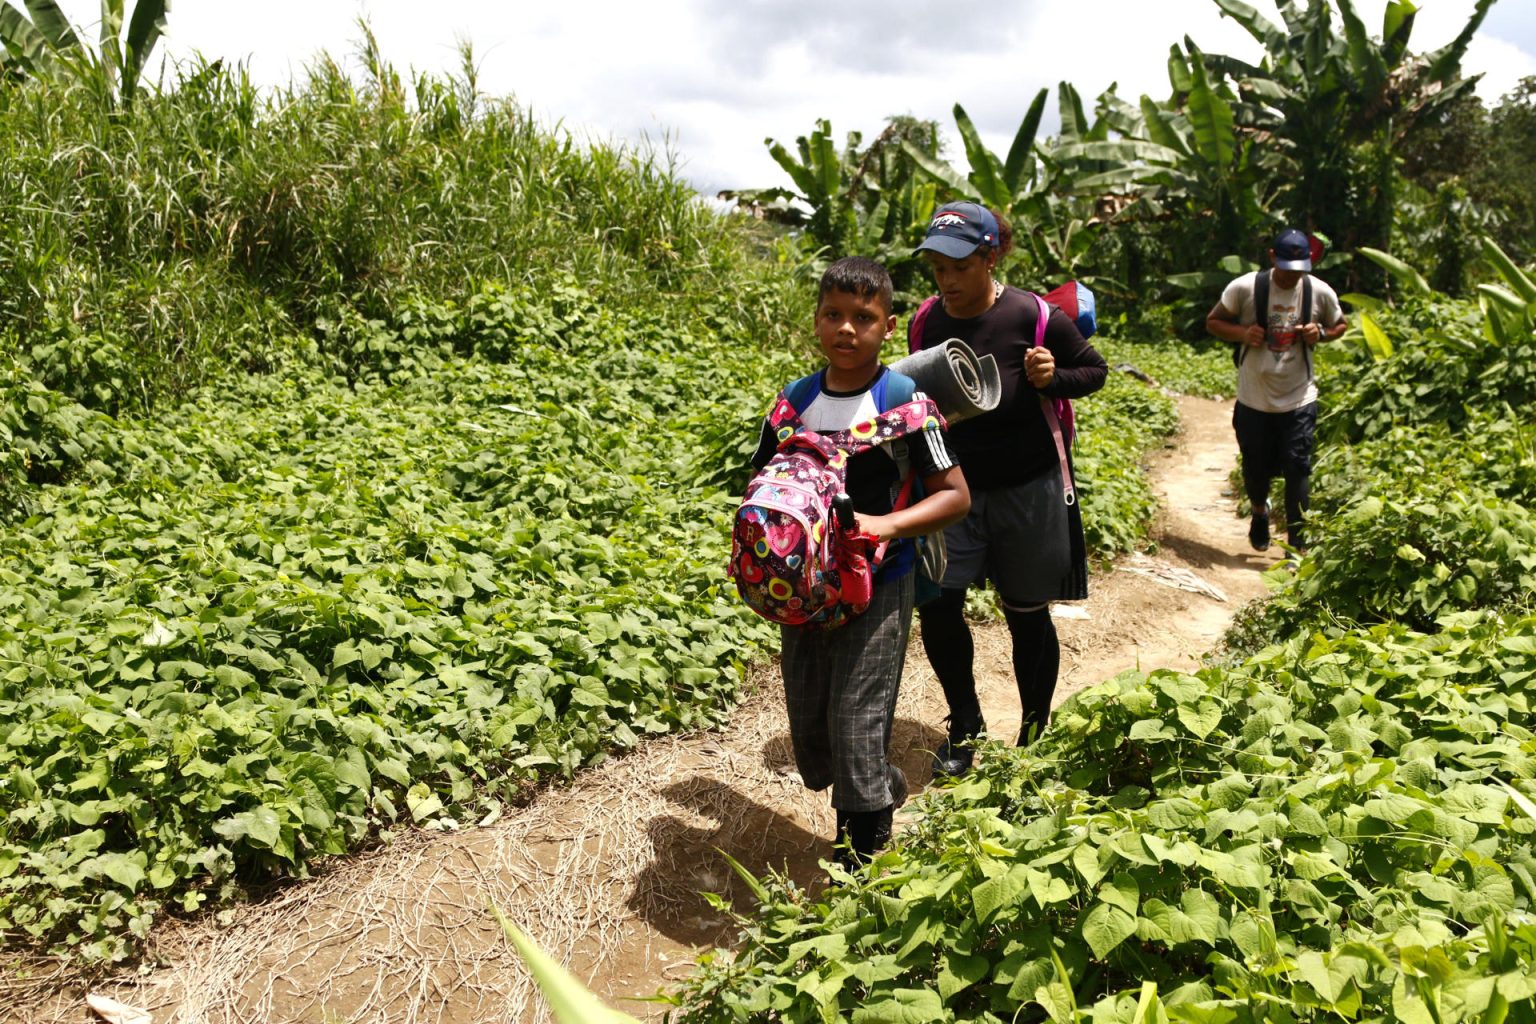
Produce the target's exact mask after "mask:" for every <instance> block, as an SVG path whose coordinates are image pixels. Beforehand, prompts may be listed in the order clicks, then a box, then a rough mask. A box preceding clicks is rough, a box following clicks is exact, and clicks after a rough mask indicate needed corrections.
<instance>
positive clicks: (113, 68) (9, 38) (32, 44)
mask: <svg viewBox="0 0 1536 1024" xmlns="http://www.w3.org/2000/svg"><path fill="white" fill-rule="evenodd" d="M25 2H26V7H27V11H28V12H29V13H30V14H31V15H32V17H31V20H28V19H27V17H26V16H25V15H23V14H22V13H21V12H20V11H18V10H17V9H16V8H15V7H14V6H13V5H12V4H11V3H9V2H5V3H0V45H3V46H4V52H3V53H0V73H6V74H10V75H30V76H37V75H43V74H46V75H60V76H63V77H69V76H71V75H73V76H75V77H83V76H88V75H96V76H99V77H100V78H101V80H102V82H103V84H104V85H105V86H106V90H107V94H108V95H113V96H116V97H117V99H118V101H119V102H120V103H122V105H123V106H131V105H132V103H133V99H134V96H135V95H136V94H137V92H138V89H139V79H140V78H141V77H142V76H143V73H144V68H145V66H146V65H147V64H148V62H149V55H150V53H151V52H153V51H154V48H155V44H156V43H158V42H159V41H160V36H161V34H162V33H164V31H165V22H166V16H167V15H168V14H169V13H170V9H171V4H170V0H138V3H136V4H135V5H134V9H133V14H132V16H131V17H130V18H128V20H127V31H126V32H125V31H124V10H123V0H102V3H101V36H100V44H99V51H97V52H92V51H91V50H89V49H87V48H86V47H85V46H84V44H82V43H81V42H80V36H79V34H77V33H76V31H75V29H74V28H73V27H72V26H71V25H70V24H69V19H67V18H66V17H64V14H63V12H62V11H60V10H59V6H58V4H57V3H55V2H54V0H25Z"/></svg>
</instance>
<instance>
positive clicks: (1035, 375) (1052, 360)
mask: <svg viewBox="0 0 1536 1024" xmlns="http://www.w3.org/2000/svg"><path fill="white" fill-rule="evenodd" d="M1024 375H1025V376H1026V377H1028V378H1029V384H1030V387H1033V388H1043V387H1045V386H1047V385H1048V384H1050V383H1051V381H1052V380H1054V379H1055V378H1056V356H1055V355H1054V354H1053V353H1052V352H1051V350H1050V349H1048V348H1046V347H1045V346H1044V345H1040V346H1037V347H1035V348H1032V349H1030V350H1029V351H1028V352H1026V353H1025V354H1024Z"/></svg>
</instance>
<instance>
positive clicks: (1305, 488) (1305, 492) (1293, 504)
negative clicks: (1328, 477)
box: [1285, 473, 1312, 547]
mask: <svg viewBox="0 0 1536 1024" xmlns="http://www.w3.org/2000/svg"><path fill="white" fill-rule="evenodd" d="M1311 492H1312V477H1311V476H1309V475H1308V474H1306V473H1287V474H1286V475H1285V529H1286V533H1287V534H1288V535H1289V536H1290V539H1291V543H1292V544H1294V545H1296V546H1297V547H1301V546H1303V545H1304V544H1305V540H1304V539H1303V537H1302V531H1301V527H1302V522H1301V519H1302V516H1304V515H1306V514H1307V508H1308V507H1309V506H1310V505H1311V503H1312V502H1311Z"/></svg>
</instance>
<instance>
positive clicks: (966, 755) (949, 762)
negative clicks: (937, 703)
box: [933, 715, 987, 778]
mask: <svg viewBox="0 0 1536 1024" xmlns="http://www.w3.org/2000/svg"><path fill="white" fill-rule="evenodd" d="M986 727H987V723H986V722H984V721H982V719H981V716H980V715H977V716H976V718H975V719H974V720H972V721H970V722H964V721H958V720H956V719H954V718H951V719H950V721H949V735H948V736H946V737H945V738H944V742H943V743H941V744H939V749H938V752H937V753H935V754H934V755H933V774H934V777H935V778H937V777H939V776H941V775H948V776H950V777H951V778H959V777H960V776H962V775H964V774H965V773H966V772H968V771H970V770H971V765H972V764H973V763H974V762H975V760H976V751H975V750H973V749H972V748H971V742H972V741H973V740H975V739H976V737H977V736H978V735H980V734H981V733H982V732H983V731H984V730H985V729H986Z"/></svg>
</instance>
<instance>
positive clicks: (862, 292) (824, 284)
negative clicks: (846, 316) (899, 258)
mask: <svg viewBox="0 0 1536 1024" xmlns="http://www.w3.org/2000/svg"><path fill="white" fill-rule="evenodd" d="M891 290H892V289H891V275H890V273H889V272H888V271H887V270H886V269H885V267H883V266H881V265H880V264H879V263H876V262H875V261H874V260H872V259H870V258H869V257H868V256H844V257H843V258H842V259H840V260H838V261H837V262H836V263H834V264H832V265H831V266H830V267H828V268H827V270H826V273H824V274H822V275H821V288H820V289H819V290H818V291H817V292H816V305H818V306H820V305H821V300H822V299H824V298H826V297H827V293H828V292H847V293H848V294H850V295H858V296H860V297H862V298H866V299H867V298H871V297H873V298H876V299H878V300H879V301H880V305H881V306H882V307H883V308H884V309H885V311H886V313H890V311H891Z"/></svg>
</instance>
